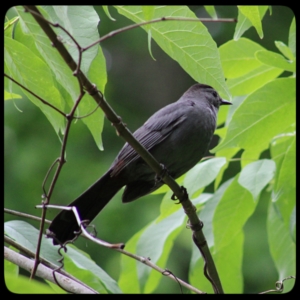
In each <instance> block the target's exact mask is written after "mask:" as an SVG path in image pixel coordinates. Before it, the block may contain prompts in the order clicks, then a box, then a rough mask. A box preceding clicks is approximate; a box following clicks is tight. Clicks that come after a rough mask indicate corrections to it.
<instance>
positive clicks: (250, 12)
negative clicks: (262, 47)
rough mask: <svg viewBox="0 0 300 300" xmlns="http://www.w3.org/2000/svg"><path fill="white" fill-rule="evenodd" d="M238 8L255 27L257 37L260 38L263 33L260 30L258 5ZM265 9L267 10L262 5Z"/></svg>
mask: <svg viewBox="0 0 300 300" xmlns="http://www.w3.org/2000/svg"><path fill="white" fill-rule="evenodd" d="M238 9H239V10H240V11H241V13H242V14H243V15H244V16H245V17H246V18H247V19H248V20H249V21H250V22H251V24H252V25H253V26H254V27H255V29H256V31H257V33H258V35H259V37H260V38H261V39H262V38H263V36H264V34H263V30H262V24H261V14H260V11H259V7H258V6H254V5H252V6H246V5H244V6H241V5H239V6H238ZM264 9H265V10H267V8H266V7H264Z"/></svg>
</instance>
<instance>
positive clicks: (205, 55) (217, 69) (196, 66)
mask: <svg viewBox="0 0 300 300" xmlns="http://www.w3.org/2000/svg"><path fill="white" fill-rule="evenodd" d="M116 8H117V10H118V12H119V13H120V14H122V15H124V16H126V17H127V18H129V19H131V20H132V21H134V22H135V23H140V22H143V21H145V18H144V14H143V10H142V8H141V7H139V6H116ZM162 17H189V18H196V16H195V14H194V13H193V12H192V11H191V10H190V9H189V8H188V7H186V6H155V11H154V18H162ZM151 33H152V37H153V39H154V40H155V41H156V43H157V44H158V45H159V46H160V47H161V48H162V49H163V50H164V51H165V52H166V53H167V54H168V55H169V56H170V57H171V58H173V59H174V60H176V61H177V62H178V63H179V64H180V65H181V67H182V68H183V69H184V70H185V71H186V72H187V73H188V74H189V75H190V76H191V77H192V78H193V79H194V80H195V81H197V82H201V83H206V84H208V85H211V86H213V87H214V88H215V89H216V90H217V91H218V92H219V93H220V94H221V95H222V96H224V97H225V98H230V93H229V92H228V90H227V87H226V83H225V79H224V75H223V71H222V67H221V63H220V56H219V51H218V49H217V46H216V43H215V42H214V40H213V39H212V37H211V35H210V34H209V32H208V31H207V28H206V27H205V26H204V25H203V24H202V23H201V22H191V21H164V22H159V23H155V24H152V25H151Z"/></svg>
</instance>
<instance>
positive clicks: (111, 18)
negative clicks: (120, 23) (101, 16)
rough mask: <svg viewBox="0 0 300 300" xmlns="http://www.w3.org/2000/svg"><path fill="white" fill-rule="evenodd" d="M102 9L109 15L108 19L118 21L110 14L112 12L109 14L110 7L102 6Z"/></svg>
mask: <svg viewBox="0 0 300 300" xmlns="http://www.w3.org/2000/svg"><path fill="white" fill-rule="evenodd" d="M102 8H103V10H104V12H105V14H106V15H107V17H108V18H109V19H110V20H111V21H116V19H114V18H113V17H112V16H111V14H110V12H109V10H108V6H107V5H102Z"/></svg>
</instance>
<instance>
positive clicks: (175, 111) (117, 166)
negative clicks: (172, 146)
mask: <svg viewBox="0 0 300 300" xmlns="http://www.w3.org/2000/svg"><path fill="white" fill-rule="evenodd" d="M186 104H189V103H186ZM189 106H192V105H184V104H183V103H178V102H175V103H173V104H170V105H167V106H166V107H164V108H163V109H161V110H159V111H158V112H157V113H155V114H154V115H153V116H151V117H150V118H149V119H148V121H147V122H146V123H145V124H144V125H143V126H142V127H140V128H139V129H137V130H136V131H135V132H134V134H133V136H134V137H135V138H136V139H137V140H138V141H139V142H140V143H141V144H142V145H143V146H144V147H145V148H146V149H147V150H150V149H151V148H153V147H154V146H156V145H158V144H159V143H161V142H162V141H163V140H165V139H166V138H167V137H168V136H169V135H170V134H171V133H172V131H173V129H174V128H175V127H177V126H178V125H179V124H181V123H182V122H183V121H184V120H185V119H186V115H187V114H186V112H187V109H190V107H189ZM139 157H140V156H139V154H137V152H136V151H135V150H134V149H133V148H132V147H131V146H130V145H129V144H128V143H126V144H125V145H124V147H123V148H122V149H121V151H120V153H119V155H118V157H117V159H116V160H115V162H114V163H113V165H112V172H111V176H115V175H117V174H118V173H119V172H120V171H122V170H123V169H124V168H125V167H126V166H127V165H128V164H129V163H131V162H132V161H134V160H136V159H137V158H139Z"/></svg>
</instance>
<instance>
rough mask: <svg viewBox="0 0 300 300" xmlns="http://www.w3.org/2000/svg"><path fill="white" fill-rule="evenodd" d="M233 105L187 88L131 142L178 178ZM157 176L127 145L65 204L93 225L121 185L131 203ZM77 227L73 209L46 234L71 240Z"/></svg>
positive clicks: (207, 90)
mask: <svg viewBox="0 0 300 300" xmlns="http://www.w3.org/2000/svg"><path fill="white" fill-rule="evenodd" d="M224 104H231V103H230V102H228V101H226V100H223V99H221V98H220V96H219V95H218V93H217V92H216V91H215V90H214V89H213V88H212V87H210V86H208V85H205V84H195V85H193V86H192V87H190V88H189V89H188V90H187V91H186V92H185V93H184V94H183V95H182V97H181V98H180V99H179V100H178V101H177V102H175V103H172V104H169V105H167V106H165V107H163V108H162V109H160V110H159V111H158V112H156V113H155V114H154V115H152V116H151V117H150V118H149V119H148V121H147V122H146V123H145V124H144V125H143V126H142V127H140V128H139V129H138V130H136V131H135V132H134V134H133V135H134V136H135V138H136V139H137V140H138V141H139V142H140V143H141V144H142V145H143V146H144V147H145V148H146V149H147V150H149V152H150V153H151V154H152V155H153V156H154V157H155V158H156V159H157V161H158V162H160V163H162V164H163V165H164V166H165V168H166V169H167V171H168V173H169V174H170V175H171V176H172V177H173V178H178V177H179V176H181V175H182V174H184V173H185V172H187V171H188V170H189V169H191V168H192V167H193V166H194V165H195V164H196V163H197V162H199V161H200V159H201V158H202V157H203V155H204V154H205V152H206V151H207V149H208V146H209V144H210V141H211V139H212V136H213V133H214V131H215V128H216V119H217V112H218V109H219V106H220V105H224ZM162 184H163V183H162V182H157V180H156V176H155V173H154V172H153V171H152V169H151V168H150V167H149V166H148V165H147V164H146V163H145V162H144V161H143V159H142V158H141V157H140V156H139V155H138V154H137V153H136V152H135V150H133V148H132V147H131V146H130V145H129V144H128V143H126V144H125V145H124V146H123V148H122V149H121V151H120V152H119V154H118V156H117V157H116V159H115V160H114V162H113V163H112V165H111V167H110V168H109V170H108V171H107V172H106V173H105V174H104V175H103V176H102V177H101V178H100V179H99V180H98V181H97V182H96V183H94V184H93V185H92V186H91V187H90V188H89V189H88V190H86V191H85V192H84V193H83V194H82V195H81V196H79V197H78V198H77V199H76V200H75V201H73V202H72V203H71V204H69V206H76V207H77V209H78V212H79V215H80V217H81V220H89V222H91V221H92V220H93V219H94V218H95V217H96V216H97V214H98V213H99V212H100V211H101V210H102V209H103V207H104V206H105V205H106V204H107V203H108V202H109V201H110V200H111V198H112V197H113V196H114V195H115V194H116V193H117V192H118V191H119V190H120V189H121V188H122V187H123V186H126V187H125V190H124V192H123V196H122V201H123V202H125V203H126V202H130V201H133V200H135V199H137V198H140V197H142V196H144V195H147V194H149V193H151V192H153V191H155V190H156V189H158V188H159V187H160V186H161V185H162ZM78 229H79V227H78V225H77V222H76V220H75V217H74V215H73V213H72V212H71V211H65V210H63V211H61V212H60V213H59V214H58V215H57V216H56V217H55V218H54V220H53V221H52V223H51V225H50V227H49V230H50V231H51V232H52V233H54V234H55V238H53V244H54V245H57V244H58V243H64V242H66V241H67V240H70V239H73V238H74V237H75V234H74V231H78Z"/></svg>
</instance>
